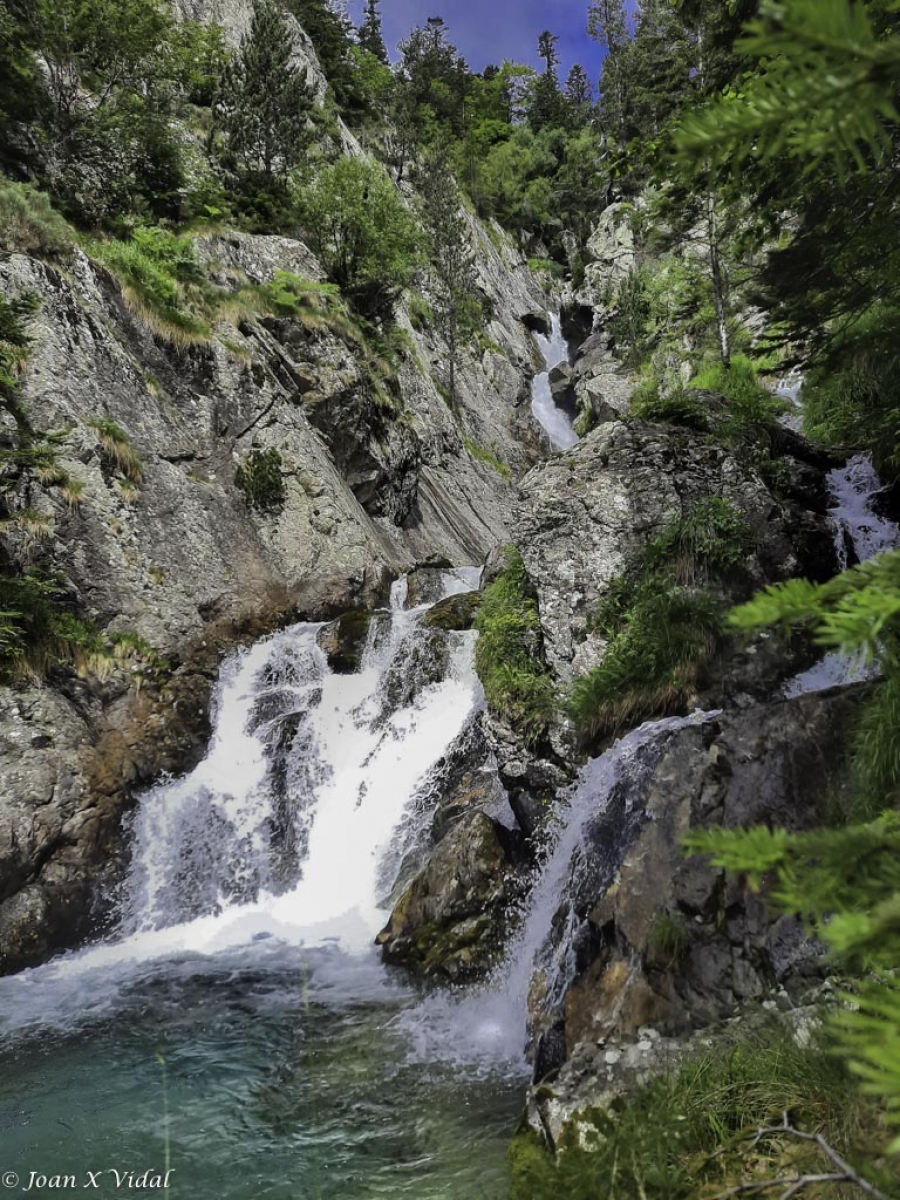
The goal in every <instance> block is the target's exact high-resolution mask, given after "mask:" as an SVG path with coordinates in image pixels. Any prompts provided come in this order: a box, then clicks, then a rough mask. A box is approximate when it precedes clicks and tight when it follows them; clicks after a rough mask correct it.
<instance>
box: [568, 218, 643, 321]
mask: <svg viewBox="0 0 900 1200" xmlns="http://www.w3.org/2000/svg"><path fill="white" fill-rule="evenodd" d="M632 214H633V206H632V205H631V204H627V203H625V202H623V201H620V202H619V203H616V204H611V205H610V206H609V207H608V208H606V209H604V211H603V212H602V213H601V214H600V217H599V219H598V221H597V224H596V226H595V228H594V232H593V233H592V234H591V236H590V238H589V239H588V243H587V248H586V253H587V259H588V265H587V267H586V268H585V272H584V286H583V288H582V291H581V295H580V297H579V298H580V299H581V300H582V301H583V302H586V303H588V304H590V305H593V307H594V308H595V310H597V311H598V312H600V313H602V312H604V311H605V310H606V308H607V307H608V302H609V300H610V298H611V296H612V295H613V294H614V293H615V290H616V288H617V287H618V286H619V284H620V283H621V282H622V280H623V279H626V278H627V277H628V275H629V273H630V272H631V271H633V270H634V269H635V268H636V266H637V254H636V248H635V240H634V229H633V226H632Z"/></svg>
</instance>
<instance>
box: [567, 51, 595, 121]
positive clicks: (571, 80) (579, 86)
mask: <svg viewBox="0 0 900 1200" xmlns="http://www.w3.org/2000/svg"><path fill="white" fill-rule="evenodd" d="M566 101H567V102H568V105H569V108H570V109H571V110H572V112H573V113H586V112H587V110H588V109H589V108H590V107H591V105H592V104H593V102H594V89H593V88H592V87H591V81H590V79H589V78H588V73H587V71H586V70H585V69H584V67H583V66H582V65H581V63H576V64H575V65H574V67H572V69H571V71H570V72H569V74H568V76H567V78H566Z"/></svg>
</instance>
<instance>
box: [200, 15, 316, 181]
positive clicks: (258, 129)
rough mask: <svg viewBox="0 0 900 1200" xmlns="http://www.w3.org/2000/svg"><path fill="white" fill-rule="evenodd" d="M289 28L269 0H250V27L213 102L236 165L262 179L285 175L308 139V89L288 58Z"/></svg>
mask: <svg viewBox="0 0 900 1200" xmlns="http://www.w3.org/2000/svg"><path fill="white" fill-rule="evenodd" d="M292 60H293V49H292V45H291V31H290V28H289V26H288V23H287V21H286V20H285V18H284V15H283V13H282V11H281V9H280V7H279V6H278V4H277V3H276V2H275V0H254V5H253V18H252V21H251V23H250V31H249V33H248V34H247V36H246V37H245V38H244V40H243V42H242V43H241V47H240V50H239V51H238V53H237V54H236V55H235V57H234V58H233V59H232V61H231V62H230V63H229V65H228V67H227V69H226V72H225V77H224V79H223V81H222V86H221V88H220V91H219V96H218V97H217V100H216V104H215V110H214V111H215V117H216V122H217V125H218V127H219V128H220V129H221V130H222V132H223V133H224V134H225V139H226V144H227V146H228V148H229V150H230V151H231V153H232V154H233V155H234V157H235V159H236V160H237V161H238V163H239V164H240V166H241V167H242V168H243V169H244V170H246V171H249V172H251V173H259V174H262V175H263V176H264V177H265V178H266V180H267V181H272V180H274V179H276V178H278V177H282V176H284V175H286V174H287V173H288V172H289V171H290V170H291V169H292V168H293V167H295V166H296V165H297V163H298V162H299V161H300V158H301V157H302V155H303V152H304V150H305V149H306V147H307V146H308V145H309V143H310V132H309V116H310V112H311V110H312V107H313V94H312V91H311V88H310V86H309V82H308V72H307V70H306V69H305V68H304V70H303V71H302V72H301V71H298V70H297V68H296V66H295V65H294V63H293V61H292Z"/></svg>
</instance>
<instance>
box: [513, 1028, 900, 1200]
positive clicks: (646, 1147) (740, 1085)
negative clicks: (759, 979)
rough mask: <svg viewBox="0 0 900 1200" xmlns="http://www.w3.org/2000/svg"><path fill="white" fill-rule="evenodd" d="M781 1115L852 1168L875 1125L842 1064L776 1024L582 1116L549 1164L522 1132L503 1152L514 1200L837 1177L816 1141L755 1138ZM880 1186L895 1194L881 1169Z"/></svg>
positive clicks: (706, 1190)
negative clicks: (817, 1136) (818, 1137)
mask: <svg viewBox="0 0 900 1200" xmlns="http://www.w3.org/2000/svg"><path fill="white" fill-rule="evenodd" d="M784 1113H789V1114H790V1118H791V1121H792V1123H793V1125H794V1126H795V1127H798V1128H800V1129H802V1130H803V1131H805V1132H807V1133H821V1134H822V1135H823V1137H824V1138H825V1140H826V1141H827V1142H828V1144H829V1145H831V1146H833V1147H834V1148H835V1149H836V1150H837V1151H838V1152H839V1153H841V1154H843V1155H844V1156H845V1157H848V1158H849V1159H850V1161H855V1160H856V1159H857V1158H858V1155H859V1152H860V1151H861V1150H862V1149H869V1148H870V1144H871V1141H872V1140H873V1135H876V1134H877V1132H878V1127H879V1117H878V1112H877V1109H876V1108H875V1106H874V1105H873V1104H871V1103H870V1102H868V1101H867V1100H866V1099H865V1098H864V1097H863V1096H862V1095H861V1094H860V1091H859V1089H858V1087H857V1086H856V1084H855V1082H854V1080H853V1078H852V1076H851V1075H850V1073H849V1071H848V1070H847V1068H846V1067H845V1066H844V1064H842V1063H841V1062H840V1061H838V1060H837V1059H835V1058H833V1057H831V1056H830V1055H828V1054H826V1053H825V1052H824V1050H823V1049H822V1048H821V1047H820V1046H819V1045H818V1044H817V1043H816V1042H815V1041H814V1042H813V1043H812V1044H811V1045H807V1046H800V1045H798V1044H797V1043H796V1042H795V1041H794V1039H793V1038H792V1037H791V1035H790V1033H789V1032H788V1031H786V1030H784V1029H782V1028H781V1027H778V1026H773V1027H771V1028H767V1029H764V1030H762V1031H760V1033H759V1034H757V1035H756V1036H754V1037H744V1038H743V1039H741V1040H739V1041H736V1042H735V1043H734V1044H732V1045H722V1046H720V1047H718V1048H716V1049H714V1050H711V1051H709V1052H706V1053H704V1054H701V1055H698V1056H696V1057H692V1058H690V1059H688V1060H687V1061H686V1062H684V1063H683V1064H682V1066H681V1067H680V1068H679V1069H678V1070H676V1071H673V1072H672V1073H671V1074H670V1075H668V1076H666V1077H661V1078H657V1079H653V1080H651V1081H650V1082H648V1083H644V1084H642V1085H640V1086H638V1087H636V1088H635V1090H634V1091H632V1092H631V1094H630V1095H628V1096H626V1097H623V1098H621V1099H619V1100H617V1101H615V1102H614V1103H613V1105H612V1106H611V1108H610V1109H609V1111H601V1110H599V1109H595V1110H588V1111H586V1112H584V1113H582V1114H580V1117H579V1120H578V1125H577V1127H576V1126H575V1124H574V1123H570V1125H569V1126H568V1127H567V1129H566V1130H565V1131H564V1133H563V1136H562V1139H561V1148H560V1151H559V1153H558V1154H557V1155H556V1156H555V1157H553V1156H551V1155H550V1154H549V1153H548V1152H547V1150H546V1149H545V1147H544V1145H543V1143H542V1142H541V1140H540V1139H539V1138H538V1137H537V1136H536V1135H535V1134H533V1133H530V1132H525V1133H520V1134H519V1135H518V1136H517V1137H516V1139H515V1141H514V1143H513V1146H512V1148H511V1150H510V1161H511V1166H512V1190H511V1200H561V1198H564V1200H600V1198H601V1197H603V1198H605V1197H615V1198H616V1200H695V1198H696V1197H698V1196H701V1195H702V1196H706V1195H710V1196H712V1195H728V1194H730V1192H729V1191H728V1189H729V1188H730V1187H733V1186H736V1185H738V1184H740V1183H741V1182H743V1181H746V1180H747V1179H748V1178H751V1179H753V1180H758V1181H759V1180H765V1179H766V1178H771V1179H775V1178H779V1177H781V1176H783V1175H793V1174H794V1173H801V1174H802V1173H804V1172H810V1173H818V1172H821V1171H822V1170H826V1171H827V1170H829V1169H832V1168H831V1167H830V1166H829V1164H828V1163H827V1160H826V1159H825V1158H824V1157H823V1156H822V1155H821V1152H820V1151H819V1149H818V1147H817V1146H816V1145H815V1144H814V1143H805V1142H800V1141H792V1140H791V1139H790V1138H787V1137H775V1138H770V1139H761V1140H755V1134H756V1132H757V1131H758V1130H759V1129H761V1128H763V1127H766V1126H778V1125H780V1124H781V1123H782V1116H783V1114H784ZM879 1176H880V1177H881V1178H879ZM882 1180H884V1182H886V1183H887V1186H888V1187H890V1171H889V1169H888V1168H882V1170H881V1171H880V1172H876V1174H875V1182H878V1183H882ZM781 1190H783V1187H782V1189H781ZM776 1194H778V1193H776ZM835 1194H836V1195H837V1194H838V1193H835Z"/></svg>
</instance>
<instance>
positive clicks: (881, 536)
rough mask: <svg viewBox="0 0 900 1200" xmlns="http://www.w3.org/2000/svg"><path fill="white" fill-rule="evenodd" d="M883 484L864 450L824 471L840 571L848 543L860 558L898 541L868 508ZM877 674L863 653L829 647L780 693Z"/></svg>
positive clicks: (899, 534) (897, 531)
mask: <svg viewBox="0 0 900 1200" xmlns="http://www.w3.org/2000/svg"><path fill="white" fill-rule="evenodd" d="M882 487H883V484H882V482H881V480H880V479H879V478H878V473H877V471H876V470H875V468H874V466H873V465H872V460H871V459H870V458H869V456H868V455H866V454H857V455H856V456H855V457H854V458H851V459H850V461H849V462H848V463H847V464H846V465H845V466H843V467H838V468H837V469H836V470H834V471H832V472H831V473H830V474H829V476H828V489H829V491H830V492H831V495H832V497H833V499H834V505H833V507H832V508H831V509H830V510H829V516H830V518H831V523H832V526H833V528H834V545H835V552H836V555H837V560H838V564H839V566H840V568H841V570H845V569H846V568H847V566H848V564H849V555H848V544H849V545H850V546H852V547H853V550H854V553H855V556H856V558H857V559H858V560H859V561H860V562H865V561H866V560H867V559H870V558H874V557H875V555H876V554H883V553H884V552H885V551H886V550H894V549H896V548H897V546H898V545H900V527H898V525H897V523H896V522H895V521H891V520H890V519H889V518H887V517H883V516H880V515H879V514H878V513H877V512H876V511H875V509H874V507H873V506H874V502H875V498H876V496H877V494H878V492H879V491H881V489H882ZM876 674H877V671H876V670H875V668H873V667H872V666H871V664H869V663H866V662H865V661H864V660H863V659H862V658H849V657H848V656H847V655H846V654H841V653H840V651H837V650H833V651H831V652H830V653H829V654H826V655H825V657H824V658H822V659H821V660H820V661H819V662H817V663H816V664H815V666H812V667H810V668H809V669H808V670H806V671H801V672H800V674H799V675H796V676H795V677H794V678H793V679H792V680H791V681H790V682H789V683H787V684H786V685H785V687H784V692H783V694H784V695H785V696H787V697H794V696H803V695H806V693H808V692H822V691H825V690H826V689H827V688H830V687H837V686H838V685H840V684H848V683H862V682H864V681H865V680H866V679H872V678H874V677H875V675H876Z"/></svg>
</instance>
